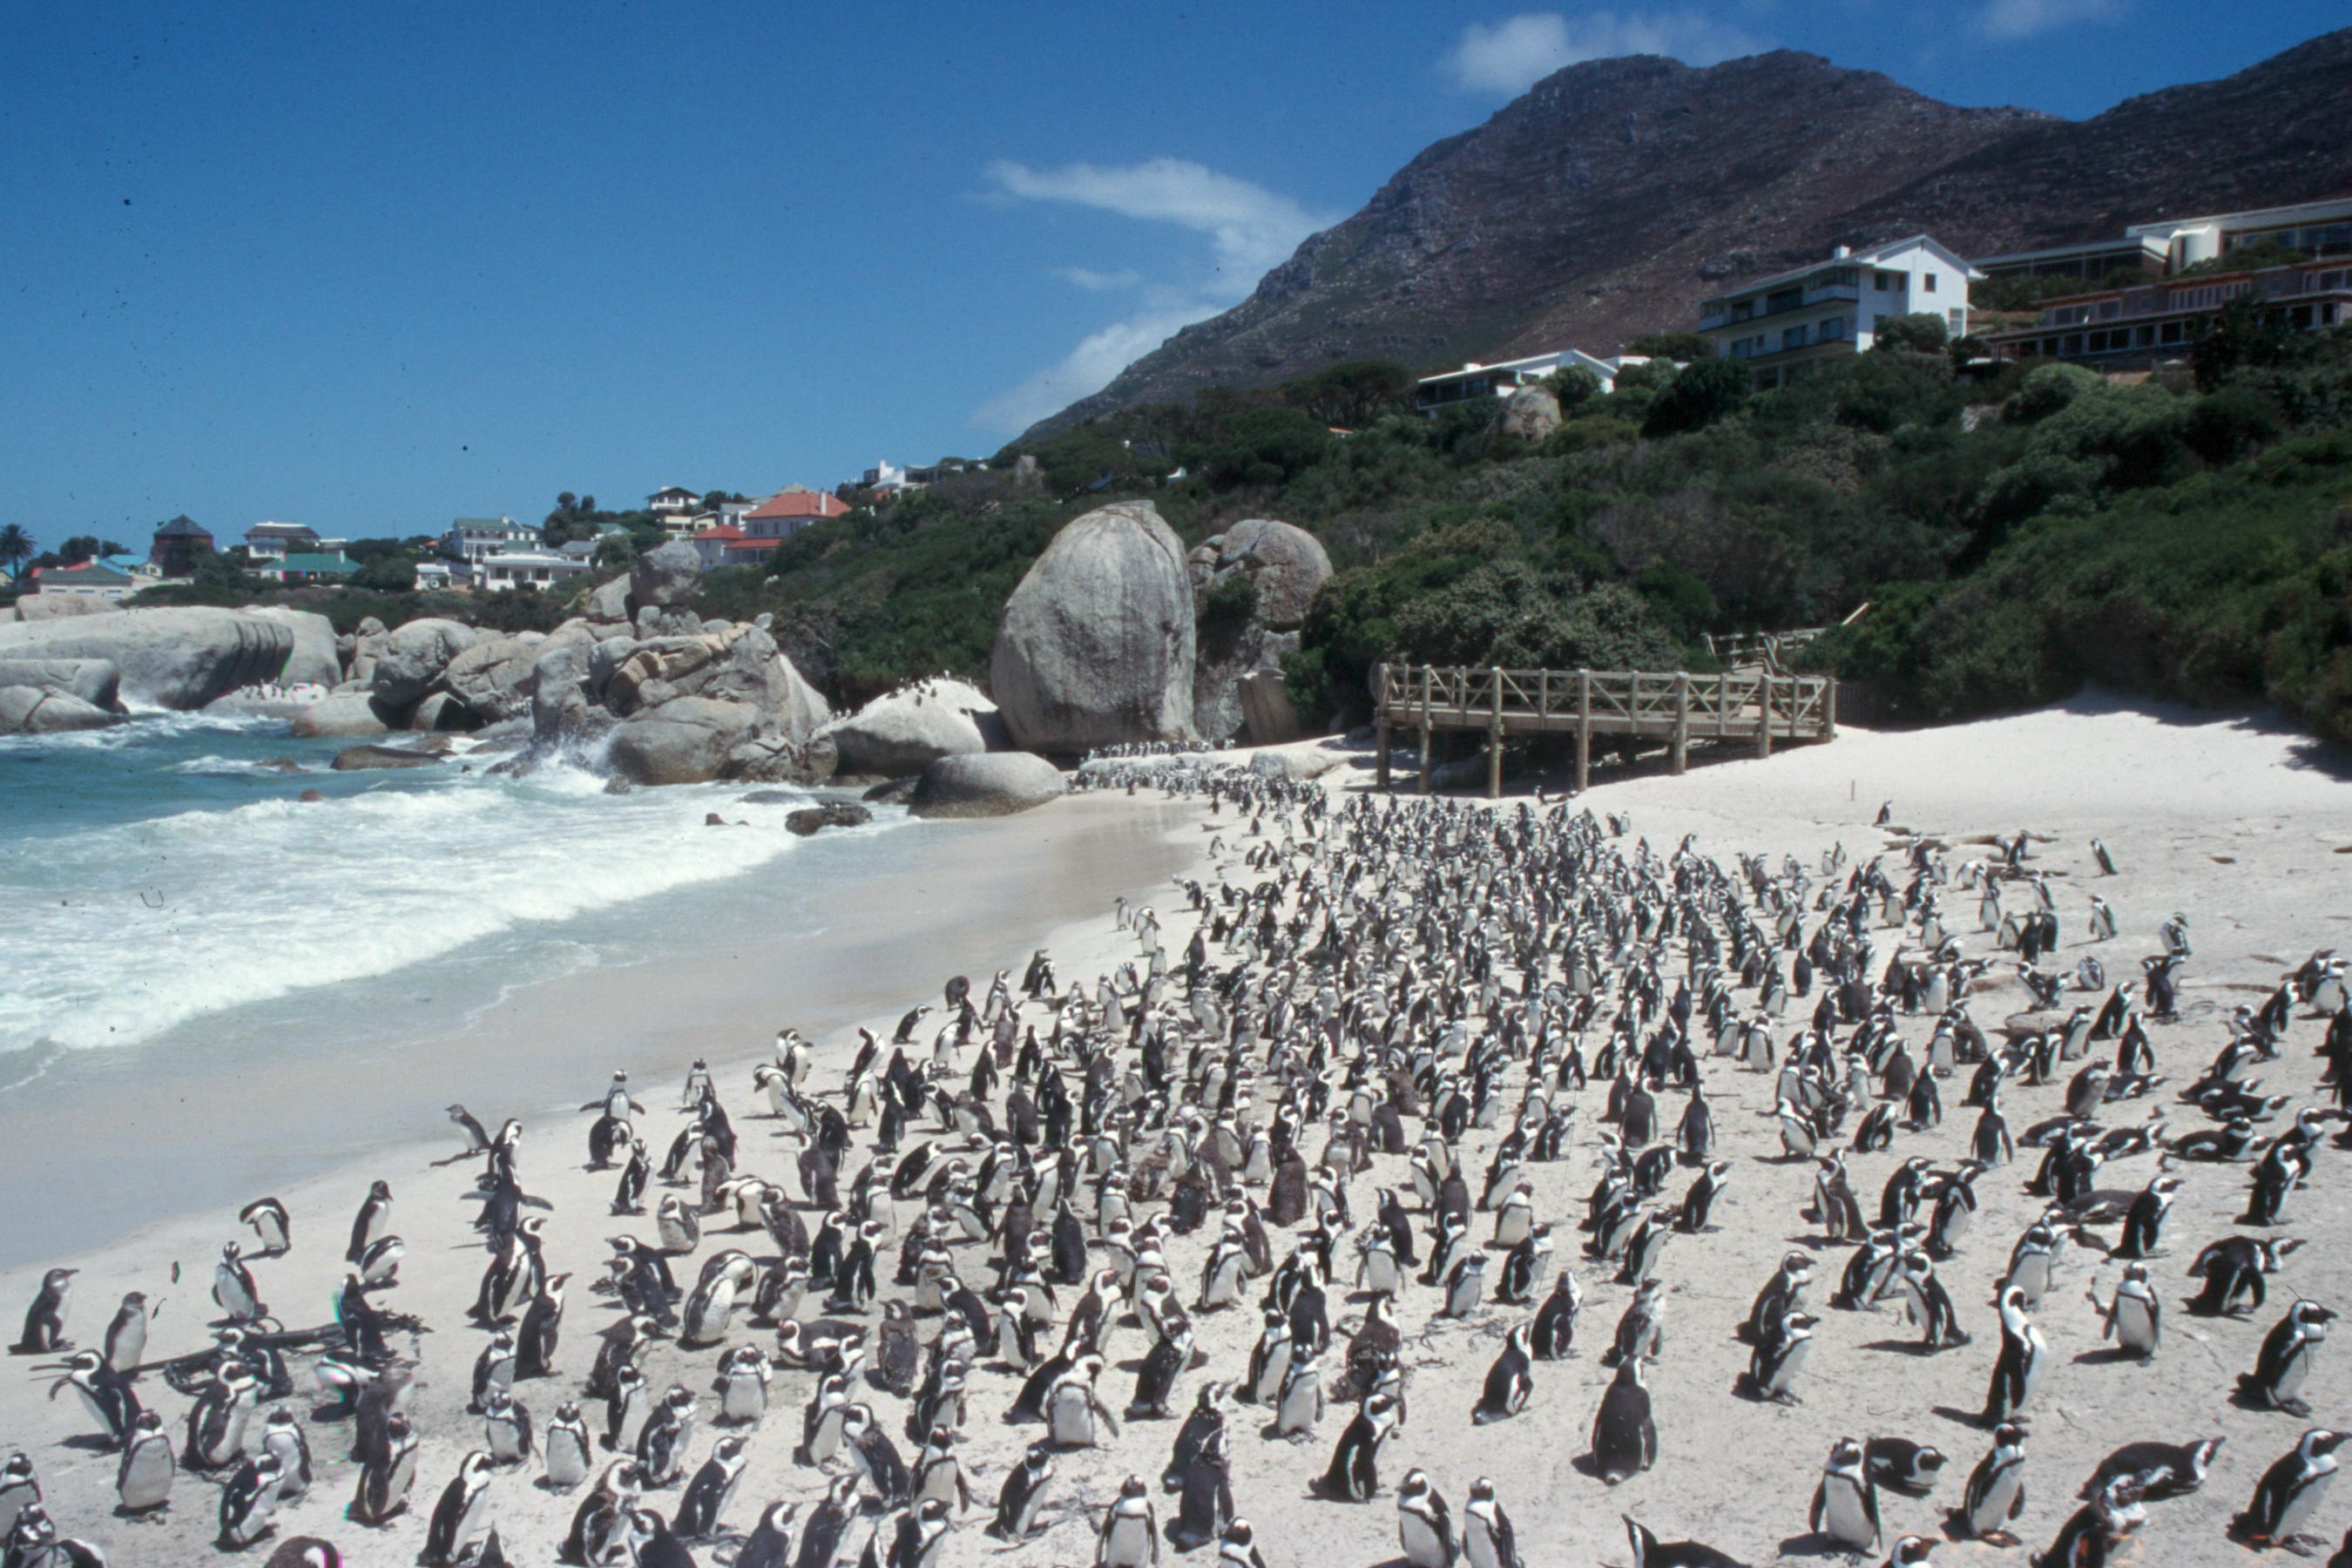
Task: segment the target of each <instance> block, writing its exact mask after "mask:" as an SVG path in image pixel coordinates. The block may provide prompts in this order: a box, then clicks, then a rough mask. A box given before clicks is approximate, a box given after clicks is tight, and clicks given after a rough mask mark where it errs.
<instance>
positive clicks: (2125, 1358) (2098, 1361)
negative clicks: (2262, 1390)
mask: <svg viewBox="0 0 2352 1568" xmlns="http://www.w3.org/2000/svg"><path fill="white" fill-rule="evenodd" d="M2139 1359H2140V1353H2139V1352H2137V1351H2134V1350H2126V1349H2125V1348H2124V1347H2123V1346H2121V1345H2109V1346H2107V1347H2106V1348H2105V1349H2104V1350H2095V1351H2084V1352H2083V1353H2082V1354H2080V1355H2078V1356H2076V1357H2075V1358H2074V1364H2075V1365H2076V1366H2113V1365H2115V1364H2116V1363H2117V1362H2137V1361H2138V1360H2139ZM2242 1397H2243V1396H2242V1395H2234V1396H2232V1398H2231V1404H2233V1405H2235V1404H2238V1402H2239V1400H2240V1399H2241V1398H2242ZM2240 1408H2242V1409H2252V1408H2253V1406H2252V1405H2240Z"/></svg>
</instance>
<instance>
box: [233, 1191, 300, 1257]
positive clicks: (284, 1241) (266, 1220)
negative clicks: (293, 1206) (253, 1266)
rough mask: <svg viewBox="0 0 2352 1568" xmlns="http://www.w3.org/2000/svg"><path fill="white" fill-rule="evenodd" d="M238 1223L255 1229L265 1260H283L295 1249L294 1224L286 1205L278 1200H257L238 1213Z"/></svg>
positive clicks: (261, 1254)
mask: <svg viewBox="0 0 2352 1568" xmlns="http://www.w3.org/2000/svg"><path fill="white" fill-rule="evenodd" d="M236 1221H237V1223H238V1224H239V1225H247V1226H252V1227H253V1234H254V1237H256V1238H257V1240H258V1241H259V1242H260V1243H261V1253H260V1256H262V1257H264V1258H282V1257H284V1256H285V1255H286V1253H287V1252H288V1251H289V1250H291V1248H292V1247H293V1236H294V1229H293V1225H292V1222H291V1221H290V1220H289V1218H288V1217H287V1214H286V1205H284V1204H282V1203H280V1202H278V1199H276V1198H256V1199H255V1200H254V1201H253V1202H251V1203H249V1204H247V1205H245V1206H244V1207H243V1208H241V1209H239V1210H237V1211H236Z"/></svg>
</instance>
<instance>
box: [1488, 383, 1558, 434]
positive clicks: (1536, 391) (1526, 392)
mask: <svg viewBox="0 0 2352 1568" xmlns="http://www.w3.org/2000/svg"><path fill="white" fill-rule="evenodd" d="M1557 429H1559V398H1557V397H1554V396H1553V395H1551V390H1550V389H1549V387H1542V386H1523V387H1521V388H1519V389H1518V390H1517V392H1514V393H1513V394H1511V395H1510V396H1508V397H1507V398H1505V399H1503V406H1502V408H1501V409H1500V410H1499V411H1498V412H1497V413H1496V416H1495V433H1496V435H1498V436H1515V437H1517V438H1518V439H1520V440H1522V441H1530V442H1533V441H1541V440H1544V439H1546V438H1548V437H1549V436H1550V435H1551V433H1552V432H1553V431H1555V430H1557Z"/></svg>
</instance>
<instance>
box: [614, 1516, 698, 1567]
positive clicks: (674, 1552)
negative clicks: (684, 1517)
mask: <svg viewBox="0 0 2352 1568" xmlns="http://www.w3.org/2000/svg"><path fill="white" fill-rule="evenodd" d="M629 1562H630V1563H631V1564H632V1565H633V1568H696V1563H695V1561H694V1553H693V1552H690V1551H688V1549H687V1545H686V1543H685V1542H682V1541H680V1540H678V1538H677V1535H676V1534H675V1533H674V1532H672V1531H671V1530H670V1527H669V1521H667V1520H666V1519H664V1518H663V1517H662V1516H661V1515H660V1514H658V1513H656V1512H655V1511H654V1510H651V1509H649V1508H640V1509H633V1510H630V1512H629Z"/></svg>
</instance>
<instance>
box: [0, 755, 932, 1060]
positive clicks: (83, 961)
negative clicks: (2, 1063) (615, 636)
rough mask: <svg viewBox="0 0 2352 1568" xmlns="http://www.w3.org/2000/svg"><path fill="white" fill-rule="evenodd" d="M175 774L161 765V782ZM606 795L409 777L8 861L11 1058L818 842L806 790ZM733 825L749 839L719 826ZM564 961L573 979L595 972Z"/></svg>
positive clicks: (231, 1003)
mask: <svg viewBox="0 0 2352 1568" xmlns="http://www.w3.org/2000/svg"><path fill="white" fill-rule="evenodd" d="M100 733H105V731H101V732H100ZM236 761H237V759H236V758H233V757H226V758H224V757H214V756H211V755H206V756H198V757H192V758H187V759H185V760H184V762H183V763H180V764H177V765H178V766H179V767H181V768H184V769H185V770H186V771H190V772H204V771H206V769H205V767H204V766H203V765H202V764H207V763H229V764H235V763H236ZM172 771H173V764H169V763H165V764H162V765H159V766H158V768H157V769H156V773H157V774H158V775H159V782H161V778H162V775H165V774H168V773H171V772H172ZM604 788H605V785H604V780H603V779H602V778H600V777H598V776H596V775H594V774H593V773H587V772H584V771H583V770H578V769H572V768H551V769H545V770H541V772H539V773H534V774H532V775H530V777H527V778H522V779H506V778H493V777H489V776H486V775H484V774H480V773H476V774H472V775H461V774H456V773H436V774H432V775H427V776H423V777H420V776H418V775H416V774H413V773H404V774H402V775H400V776H399V777H398V778H397V779H394V780H388V781H386V782H385V783H383V784H378V785H375V786H373V787H370V788H367V789H364V790H362V791H359V792H358V793H355V794H351V795H340V796H336V797H333V798H330V799H328V800H325V801H315V802H310V803H303V802H299V801H297V800H295V799H294V798H292V797H291V796H290V795H285V796H277V797H272V798H268V799H262V800H255V801H250V802H247V803H244V804H240V805H235V806H234V807H232V808H230V809H226V810H220V809H213V810H176V811H171V812H167V813H165V814H163V815H160V816H150V817H146V818H143V819H141V820H137V821H132V822H129V823H115V824H111V825H109V826H98V827H90V828H85V829H82V830H80V831H66V832H62V833H57V834H53V835H49V836H46V837H42V838H40V839H39V840H37V843H36V842H27V841H20V844H21V846H22V847H24V848H26V849H28V850H33V851H35V852H33V853H26V854H23V855H15V856H9V857H5V858H0V859H5V861H13V862H15V864H5V865H0V900H5V902H6V903H7V904H8V905H9V906H10V907H11V908H12V910H14V911H15V913H14V915H13V918H12V921H11V924H10V927H9V929H8V930H7V931H5V934H0V962H5V964H6V965H7V969H8V972H9V974H10V984H9V986H8V987H7V988H6V990H5V993H0V1053H7V1052H13V1051H22V1050H26V1049H30V1048H36V1047H50V1048H62V1049H68V1050H87V1049H91V1048H95V1047H108V1046H116V1045H127V1044H134V1043H137V1042H139V1041H142V1040H148V1039H152V1038H153V1037H156V1036H158V1035H160V1034H163V1033H164V1032H166V1031H168V1030H171V1029H173V1028H176V1027H179V1026H184V1025H186V1024H188V1023H190V1022H191V1021H193V1020H196V1019H200V1018H202V1017H204V1016H207V1015H210V1014H214V1013H217V1012H221V1011H223V1010H225V1009H228V1008H233V1007H237V1006H240V1005H247V1004H252V1003H257V1002H265V1001H268V1000H271V999H273V998H278V997H284V996H288V995H290V994H295V993H298V992H302V991H306V990H310V989H314V988H319V987H325V986H331V985H336V984H343V983H346V982H352V981H360V980H367V979H371V978H373V977H378V976H383V975H387V974H393V973H397V972H399V971H403V970H406V969H411V968H416V967H418V966H429V965H431V964H433V963H435V961H436V960H441V959H445V958H447V957H449V956H451V955H453V954H461V955H469V956H470V955H474V954H478V953H479V952H482V951H483V950H482V949H481V947H480V945H479V944H482V943H485V942H495V941H499V940H501V939H503V938H504V937H505V936H506V933H510V932H517V931H529V930H530V928H534V927H546V926H553V925H555V924H556V923H557V922H561V921H567V920H571V919H572V918H574V917H577V916H581V915H584V914H588V913H591V912H593V911H595V910H605V909H610V908H613V907H614V906H617V905H621V904H625V903H628V902H631V901H633V900H640V899H645V898H649V897H653V896H656V895H658V894H662V893H667V892H671V891H674V890H676V889H681V888H686V887H689V886H692V885H695V884H698V883H704V882H711V881H716V880H719V879H726V878H731V877H736V876H740V875H742V874H744V873H746V872H749V871H751V870H753V869H755V868H759V867H761V866H764V865H767V864H768V863H770V862H772V861H773V860H775V859H777V858H779V857H782V856H784V855H787V854H789V853H791V852H792V850H793V848H794V847H795V846H797V845H799V844H800V843H801V842H802V840H801V839H799V838H798V837H796V836H794V835H793V833H792V832H791V831H790V830H789V829H787V828H786V827H785V826H784V817H785V816H786V815H787V814H788V813H789V812H790V810H791V809H792V807H793V805H798V804H801V801H802V799H803V798H804V797H803V796H802V795H801V794H800V792H791V796H792V798H791V800H790V803H789V804H770V805H751V804H747V803H744V802H743V801H741V800H740V795H743V794H744V793H745V791H744V789H743V788H742V787H741V786H737V785H703V786H688V787H673V788H668V789H658V790H638V791H635V792H633V793H630V794H627V795H607V794H605V793H604ZM712 812H718V813H719V814H720V815H721V816H723V817H724V819H725V820H726V821H727V822H728V823H730V824H738V823H740V824H741V825H742V826H727V827H723V828H720V827H711V826H705V821H704V819H705V817H706V816H707V815H708V814H710V813H712ZM891 821H892V819H889V818H885V819H883V820H881V821H878V822H877V823H876V824H875V825H874V826H869V827H866V828H860V829H855V830H853V831H856V832H859V833H871V832H876V831H883V830H887V827H888V826H890V824H891ZM546 935H547V936H548V937H550V938H558V939H560V938H561V937H562V933H561V932H559V931H548V932H547V933H546ZM581 962H582V960H581V959H580V958H579V956H578V955H577V954H564V955H562V963H558V964H557V965H556V967H558V968H572V967H576V966H577V965H578V964H579V963H581ZM428 978H429V973H428Z"/></svg>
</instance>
